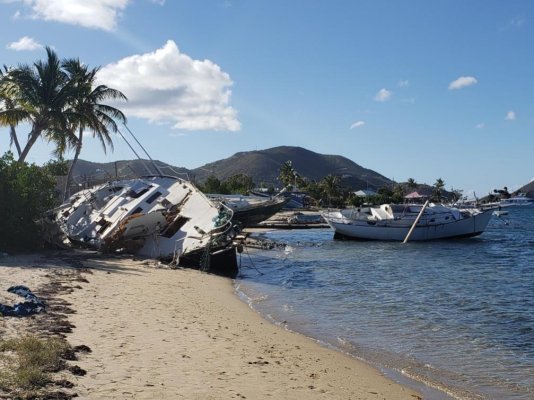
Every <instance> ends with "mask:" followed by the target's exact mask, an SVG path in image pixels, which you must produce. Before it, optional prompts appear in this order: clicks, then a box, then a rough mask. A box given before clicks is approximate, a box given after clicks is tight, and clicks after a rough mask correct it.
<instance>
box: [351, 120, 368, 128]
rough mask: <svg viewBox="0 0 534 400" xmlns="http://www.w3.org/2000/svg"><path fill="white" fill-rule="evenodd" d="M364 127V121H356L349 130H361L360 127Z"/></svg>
mask: <svg viewBox="0 0 534 400" xmlns="http://www.w3.org/2000/svg"><path fill="white" fill-rule="evenodd" d="M364 125H365V121H356V122H355V123H353V124H352V125H351V126H350V129H354V128H361V127H362V126H364Z"/></svg>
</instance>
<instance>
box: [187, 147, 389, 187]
mask: <svg viewBox="0 0 534 400" xmlns="http://www.w3.org/2000/svg"><path fill="white" fill-rule="evenodd" d="M286 161H291V163H292V165H293V168H294V169H295V170H296V171H297V172H298V173H299V174H300V175H301V176H303V177H306V178H308V179H311V180H317V181H318V180H321V179H322V178H324V177H325V176H327V175H329V174H333V175H340V176H341V177H342V179H343V184H344V185H345V186H347V187H351V188H354V189H362V188H367V187H369V188H374V189H378V188H380V187H382V186H385V185H390V184H391V183H392V182H391V181H390V180H389V179H388V178H386V177H384V176H383V175H380V174H379V173H377V172H375V171H373V170H370V169H367V168H364V167H362V166H360V165H358V164H356V163H355V162H353V161H351V160H349V159H348V158H345V157H342V156H337V155H326V154H319V153H315V152H313V151H310V150H306V149H303V148H302V147H290V146H280V147H273V148H271V149H267V150H256V151H247V152H240V153H236V154H234V155H233V156H231V157H229V158H226V159H224V160H219V161H215V162H212V163H209V164H206V165H203V166H202V167H200V168H196V169H194V170H192V171H191V172H192V173H193V175H194V176H195V179H196V180H197V181H199V182H202V181H204V180H205V179H206V178H207V177H208V176H209V175H215V176H216V177H217V178H218V179H220V180H225V179H227V178H228V177H230V176H232V175H235V174H239V173H244V174H247V175H249V176H251V177H252V178H253V180H254V182H255V183H256V184H260V183H264V184H266V185H270V184H272V185H274V186H279V185H280V182H279V181H278V174H279V170H280V166H281V165H282V164H283V163H285V162H286Z"/></svg>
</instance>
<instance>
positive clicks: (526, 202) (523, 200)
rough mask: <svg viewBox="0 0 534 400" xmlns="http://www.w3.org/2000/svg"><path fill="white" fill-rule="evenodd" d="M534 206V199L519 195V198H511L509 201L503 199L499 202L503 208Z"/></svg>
mask: <svg viewBox="0 0 534 400" xmlns="http://www.w3.org/2000/svg"><path fill="white" fill-rule="evenodd" d="M533 204H534V199H533V198H531V197H527V196H526V195H524V194H519V195H517V196H513V197H510V198H508V199H503V200H501V201H500V202H499V206H501V207H510V206H531V205H533Z"/></svg>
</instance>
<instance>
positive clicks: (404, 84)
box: [397, 79, 410, 87]
mask: <svg viewBox="0 0 534 400" xmlns="http://www.w3.org/2000/svg"><path fill="white" fill-rule="evenodd" d="M397 86H398V87H408V86H410V82H409V81H408V80H403V79H401V80H400V81H399V82H398V83H397Z"/></svg>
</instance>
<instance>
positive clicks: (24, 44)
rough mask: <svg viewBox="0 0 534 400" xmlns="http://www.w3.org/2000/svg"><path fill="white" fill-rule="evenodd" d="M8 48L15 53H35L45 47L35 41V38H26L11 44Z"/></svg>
mask: <svg viewBox="0 0 534 400" xmlns="http://www.w3.org/2000/svg"><path fill="white" fill-rule="evenodd" d="M6 48H8V49H10V50H15V51H33V50H39V49H42V48H43V45H42V44H40V43H39V42H37V41H35V40H34V39H33V38H31V37H28V36H24V37H21V38H20V39H19V40H17V41H16V42H12V43H9V44H8V45H7V46H6Z"/></svg>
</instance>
